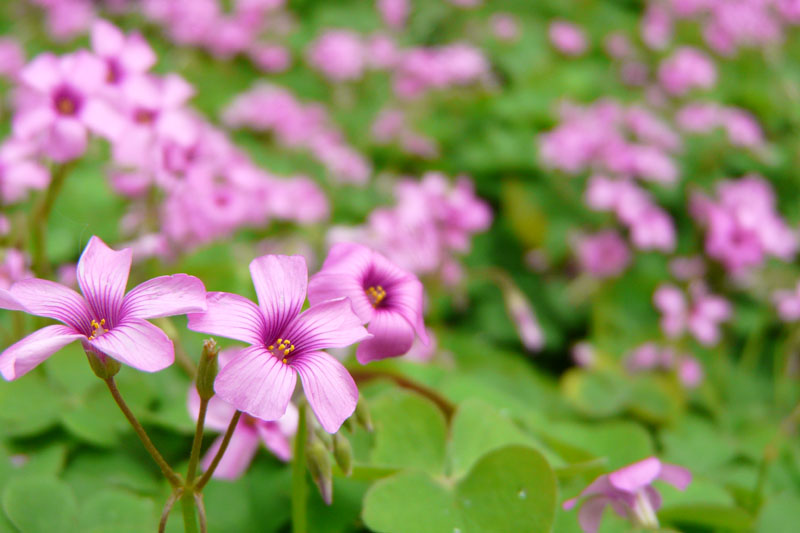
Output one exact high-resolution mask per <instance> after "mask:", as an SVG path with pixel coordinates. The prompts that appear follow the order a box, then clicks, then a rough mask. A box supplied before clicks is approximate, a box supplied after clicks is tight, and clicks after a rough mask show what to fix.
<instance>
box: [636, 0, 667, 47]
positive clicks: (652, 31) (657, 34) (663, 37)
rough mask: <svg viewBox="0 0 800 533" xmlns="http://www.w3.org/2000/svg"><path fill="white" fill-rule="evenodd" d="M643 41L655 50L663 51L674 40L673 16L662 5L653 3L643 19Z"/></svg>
mask: <svg viewBox="0 0 800 533" xmlns="http://www.w3.org/2000/svg"><path fill="white" fill-rule="evenodd" d="M641 31H642V40H643V41H644V43H645V44H646V45H647V46H649V47H650V48H652V49H654V50H663V49H664V48H666V46H667V45H668V44H669V42H670V40H671V39H672V33H673V20H672V15H671V14H670V12H669V9H667V8H666V7H665V6H664V5H662V4H657V3H651V4H649V5H648V6H647V11H645V14H644V17H642V28H641Z"/></svg>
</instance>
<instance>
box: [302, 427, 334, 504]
mask: <svg viewBox="0 0 800 533" xmlns="http://www.w3.org/2000/svg"><path fill="white" fill-rule="evenodd" d="M307 454H308V455H307V458H306V459H307V463H308V471H309V472H310V473H311V477H312V478H313V479H314V483H316V484H317V489H319V495H320V496H321V497H322V500H323V501H324V502H325V503H326V504H328V505H330V504H331V503H332V502H333V473H332V468H333V466H332V465H331V458H330V455H329V454H328V450H327V448H325V445H324V444H323V443H322V441H320V440H318V439H313V440H312V441H311V443H310V444H309V445H308V450H307Z"/></svg>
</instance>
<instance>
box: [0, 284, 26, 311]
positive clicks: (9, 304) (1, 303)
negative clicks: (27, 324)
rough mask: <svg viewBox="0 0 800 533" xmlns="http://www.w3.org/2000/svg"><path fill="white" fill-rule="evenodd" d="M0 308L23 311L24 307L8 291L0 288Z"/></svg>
mask: <svg viewBox="0 0 800 533" xmlns="http://www.w3.org/2000/svg"><path fill="white" fill-rule="evenodd" d="M0 309H8V310H9V311H25V308H24V307H23V306H22V304H21V303H19V302H18V301H17V300H16V299H15V298H14V297H13V296H12V295H11V293H10V292H8V291H7V290H5V289H0Z"/></svg>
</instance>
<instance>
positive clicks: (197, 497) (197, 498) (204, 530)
mask: <svg viewBox="0 0 800 533" xmlns="http://www.w3.org/2000/svg"><path fill="white" fill-rule="evenodd" d="M194 503H195V505H196V506H197V516H199V517H200V533H208V522H207V521H206V506H205V505H204V504H203V495H202V494H200V493H199V492H195V493H194Z"/></svg>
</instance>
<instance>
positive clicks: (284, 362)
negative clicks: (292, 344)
mask: <svg viewBox="0 0 800 533" xmlns="http://www.w3.org/2000/svg"><path fill="white" fill-rule="evenodd" d="M283 364H284V365H285V364H286V358H285V357H284V358H283Z"/></svg>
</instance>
